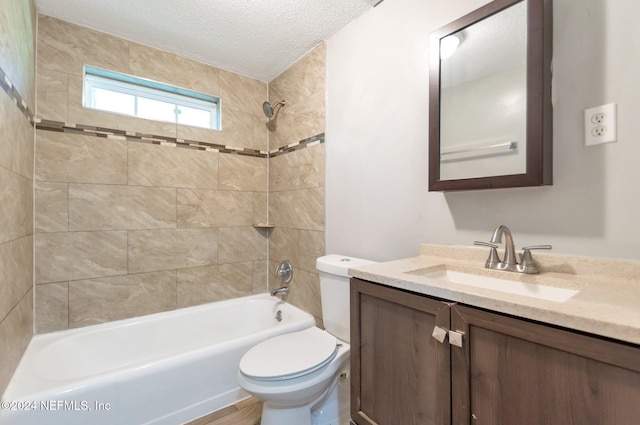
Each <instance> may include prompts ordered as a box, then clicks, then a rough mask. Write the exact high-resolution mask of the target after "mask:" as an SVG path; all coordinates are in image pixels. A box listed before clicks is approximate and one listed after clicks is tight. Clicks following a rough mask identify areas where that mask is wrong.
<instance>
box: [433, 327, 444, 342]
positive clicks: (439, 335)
mask: <svg viewBox="0 0 640 425" xmlns="http://www.w3.org/2000/svg"><path fill="white" fill-rule="evenodd" d="M431 336H432V337H434V338H435V339H436V341H438V342H439V343H440V344H443V343H444V340H445V339H447V330H446V329H444V328H441V327H440V326H435V327H434V328H433V333H432V334H431Z"/></svg>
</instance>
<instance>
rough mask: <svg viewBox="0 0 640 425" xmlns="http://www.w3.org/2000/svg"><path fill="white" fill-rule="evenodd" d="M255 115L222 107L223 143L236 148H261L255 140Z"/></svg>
mask: <svg viewBox="0 0 640 425" xmlns="http://www.w3.org/2000/svg"><path fill="white" fill-rule="evenodd" d="M253 121H254V117H253V115H250V114H247V113H246V112H240V111H234V110H232V109H225V108H224V106H223V109H222V118H221V122H222V143H223V144H224V145H225V146H231V147H235V148H250V149H260V148H261V147H260V146H257V145H258V144H256V143H255V142H254V140H253Z"/></svg>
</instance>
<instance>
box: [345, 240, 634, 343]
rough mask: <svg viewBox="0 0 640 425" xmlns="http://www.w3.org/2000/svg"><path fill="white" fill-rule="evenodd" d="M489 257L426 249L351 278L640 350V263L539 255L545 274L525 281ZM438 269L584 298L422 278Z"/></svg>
mask: <svg viewBox="0 0 640 425" xmlns="http://www.w3.org/2000/svg"><path fill="white" fill-rule="evenodd" d="M499 252H500V255H502V252H501V251H499ZM487 254H488V250H486V249H481V248H472V247H453V246H451V247H449V246H437V245H422V246H421V249H420V255H419V256H418V257H413V258H407V259H403V260H397V261H389V262H384V263H376V264H371V265H367V266H361V267H357V268H352V269H350V270H349V274H350V275H351V276H353V277H356V278H359V279H363V280H368V281H371V282H376V283H379V284H383V285H386V286H390V287H394V288H399V289H404V290H407V291H411V292H415V293H418V294H424V295H429V296H433V297H437V298H442V299H445V300H449V301H455V302H459V303H462V304H466V305H470V306H474V307H480V308H484V309H487V310H492V311H495V312H499V313H505V314H510V315H513V316H517V317H522V318H526V319H531V320H536V321H539V322H543V323H548V324H552V325H558V326H562V327H565V328H569V329H574V330H578V331H583V332H588V333H591V334H595V335H600V336H604V337H608V338H613V339H617V340H621V341H626V342H631V343H635V344H640V262H636V261H625V260H606V259H597V258H585V257H568V256H557V255H553V254H545V255H543V254H538V253H537V252H536V253H534V259H535V260H536V263H537V264H538V265H539V268H540V271H541V273H540V274H538V275H524V274H520V273H514V272H505V271H494V270H487V269H485V268H484V261H485V259H486V257H487ZM438 265H446V266H447V267H450V268H455V269H457V270H462V271H466V272H470V273H472V274H478V275H483V274H484V275H490V276H493V277H499V278H504V279H510V280H517V281H520V282H524V283H532V284H543V285H547V286H554V287H561V288H567V289H576V290H578V291H579V292H578V293H577V294H576V295H574V296H573V297H571V298H570V299H568V300H567V301H564V302H554V301H547V300H543V299H537V298H531V297H528V296H523V295H514V294H510V293H506V292H502V291H497V290H489V289H485V288H479V287H475V286H467V285H462V284H455V283H452V282H450V281H448V280H444V279H438V278H430V277H428V276H424V275H422V274H421V273H420V270H422V269H425V268H428V267H434V266H438ZM411 272H413V273H411ZM503 276H504V277H503Z"/></svg>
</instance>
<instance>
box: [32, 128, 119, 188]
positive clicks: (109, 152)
mask: <svg viewBox="0 0 640 425" xmlns="http://www.w3.org/2000/svg"><path fill="white" fill-rule="evenodd" d="M36 133H37V135H36V144H37V151H36V173H35V177H36V180H43V181H57V182H76V183H105V184H126V183H127V142H126V141H124V140H114V139H105V138H99V137H92V136H83V135H78V134H69V133H58V132H54V131H44V130H38V131H37V132H36Z"/></svg>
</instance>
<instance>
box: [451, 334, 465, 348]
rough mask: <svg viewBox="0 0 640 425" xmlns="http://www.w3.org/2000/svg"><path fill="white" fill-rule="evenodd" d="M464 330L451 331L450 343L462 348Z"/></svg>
mask: <svg viewBox="0 0 640 425" xmlns="http://www.w3.org/2000/svg"><path fill="white" fill-rule="evenodd" d="M463 336H464V332H456V331H449V344H451V345H455V346H456V347H460V348H462V337H463Z"/></svg>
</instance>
